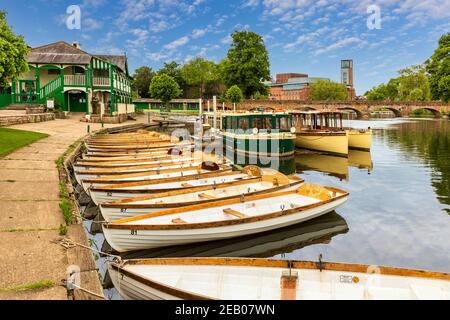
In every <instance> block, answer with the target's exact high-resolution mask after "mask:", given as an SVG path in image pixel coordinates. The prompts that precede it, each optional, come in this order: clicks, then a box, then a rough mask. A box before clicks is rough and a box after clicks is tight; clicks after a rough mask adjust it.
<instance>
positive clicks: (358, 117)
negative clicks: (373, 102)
mask: <svg viewBox="0 0 450 320" xmlns="http://www.w3.org/2000/svg"><path fill="white" fill-rule="evenodd" d="M337 109H338V110H343V111H345V110H347V111H353V112H355V113H356V119H362V118H363V113H362V112H361V110H359V109H357V108H352V107H338V108H337Z"/></svg>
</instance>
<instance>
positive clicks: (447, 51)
mask: <svg viewBox="0 0 450 320" xmlns="http://www.w3.org/2000/svg"><path fill="white" fill-rule="evenodd" d="M425 66H426V71H427V72H428V74H429V82H430V93H431V98H432V99H433V100H443V101H445V102H449V101H450V94H449V91H450V89H449V86H448V77H449V76H450V33H447V34H444V35H443V36H442V37H441V38H440V39H439V44H438V47H437V48H436V50H435V51H434V53H433V55H432V56H431V57H430V58H429V59H428V60H427V61H426V62H425Z"/></svg>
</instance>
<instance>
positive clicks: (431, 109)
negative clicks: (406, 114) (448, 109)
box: [410, 107, 442, 118]
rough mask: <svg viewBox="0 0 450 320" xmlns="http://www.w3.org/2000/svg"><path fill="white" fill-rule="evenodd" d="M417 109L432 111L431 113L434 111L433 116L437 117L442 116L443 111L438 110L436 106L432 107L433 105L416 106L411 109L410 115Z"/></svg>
mask: <svg viewBox="0 0 450 320" xmlns="http://www.w3.org/2000/svg"><path fill="white" fill-rule="evenodd" d="M416 110H427V111H430V112H431V113H433V116H434V117H435V118H442V113H441V112H440V111H439V110H436V109H435V108H431V107H416V108H413V109H412V110H411V113H410V115H411V114H412V113H413V112H414V111H416Z"/></svg>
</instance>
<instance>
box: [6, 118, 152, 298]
mask: <svg viewBox="0 0 450 320" xmlns="http://www.w3.org/2000/svg"><path fill="white" fill-rule="evenodd" d="M79 120H80V119H79V116H77V115H74V116H72V118H70V119H64V120H55V121H52V122H43V123H27V124H21V125H17V126H14V127H13V128H14V129H21V130H28V131H34V132H40V133H44V134H47V135H48V136H49V137H47V138H44V139H42V140H39V141H37V142H34V143H32V144H30V145H28V146H26V147H24V148H22V149H19V150H17V151H15V152H12V153H10V154H9V155H7V156H6V157H4V158H2V159H1V160H0V168H1V169H0V201H1V202H2V207H1V208H2V209H0V211H1V214H0V236H1V238H2V241H1V242H0V255H1V256H2V259H1V261H0V273H1V274H2V277H1V278H0V299H51V300H58V299H59V300H65V299H67V298H68V296H67V290H66V287H65V286H64V284H63V280H65V279H66V278H67V275H66V272H67V270H68V267H69V266H71V265H76V266H78V267H80V274H81V287H84V288H86V289H88V290H91V291H94V292H96V293H101V292H102V290H101V286H100V281H99V278H98V273H97V267H96V265H95V261H94V259H93V255H92V253H91V251H90V250H86V249H83V248H80V247H75V248H69V249H65V248H64V247H62V246H61V245H60V240H61V239H63V238H64V237H67V238H70V239H71V240H72V241H74V242H77V243H82V244H84V245H88V240H87V238H86V234H85V231H84V228H83V225H82V224H73V225H70V226H68V227H67V234H66V235H64V236H62V235H60V226H61V225H65V221H64V217H63V215H62V212H61V209H60V206H59V204H60V174H59V172H58V168H57V163H56V162H57V160H58V159H60V157H61V156H62V155H63V154H64V153H65V152H66V150H67V149H68V148H69V147H70V146H71V145H73V143H74V142H76V141H77V140H79V139H80V138H82V137H83V136H85V135H86V134H87V124H86V123H83V122H80V121H79ZM146 121H147V118H146V117H145V116H142V117H139V118H138V122H142V123H145V122H146ZM134 123H135V122H134ZM127 124H129V123H124V124H108V125H105V127H106V128H111V127H117V126H123V125H127ZM100 129H101V124H90V130H91V132H94V131H97V130H100ZM75 298H76V299H87V298H89V296H88V295H87V294H84V293H82V292H76V294H75Z"/></svg>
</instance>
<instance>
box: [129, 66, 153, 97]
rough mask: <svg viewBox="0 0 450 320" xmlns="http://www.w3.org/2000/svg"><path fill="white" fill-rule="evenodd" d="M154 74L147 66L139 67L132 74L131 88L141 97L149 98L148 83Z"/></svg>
mask: <svg viewBox="0 0 450 320" xmlns="http://www.w3.org/2000/svg"><path fill="white" fill-rule="evenodd" d="M154 76H155V73H154V72H153V70H152V69H151V68H149V67H140V68H138V69H136V71H135V72H134V75H133V83H132V90H133V91H137V93H138V95H139V96H140V97H141V98H149V97H150V95H149V88H150V83H151V82H152V78H153V77H154Z"/></svg>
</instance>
